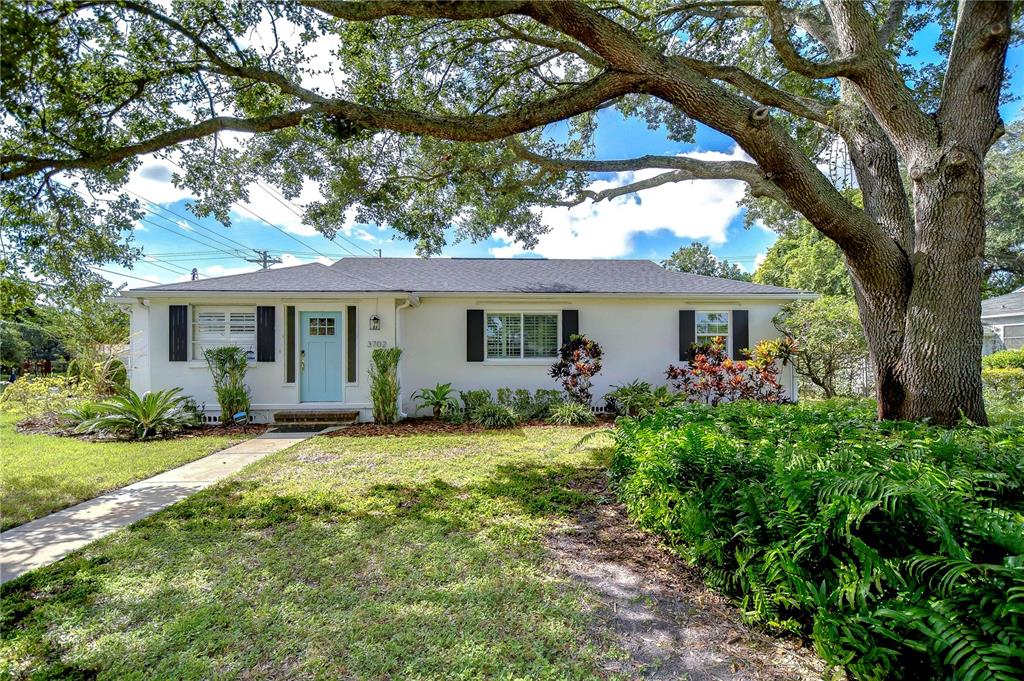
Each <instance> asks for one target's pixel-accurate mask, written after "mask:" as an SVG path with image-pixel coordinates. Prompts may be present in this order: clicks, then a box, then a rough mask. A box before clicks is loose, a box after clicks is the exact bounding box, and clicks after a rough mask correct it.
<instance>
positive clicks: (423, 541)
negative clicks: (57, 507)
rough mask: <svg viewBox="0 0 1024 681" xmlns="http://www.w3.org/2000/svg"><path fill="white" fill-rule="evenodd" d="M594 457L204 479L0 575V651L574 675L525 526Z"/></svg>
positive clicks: (218, 670) (539, 520)
mask: <svg viewBox="0 0 1024 681" xmlns="http://www.w3.org/2000/svg"><path fill="white" fill-rule="evenodd" d="M583 456H584V457H585V455H583ZM605 458H606V457H605V456H604V455H603V454H601V453H595V455H594V457H593V460H591V461H589V462H587V461H584V460H583V459H582V457H581V461H580V463H579V464H577V465H568V464H552V465H544V464H536V463H521V464H511V465H500V466H496V467H495V468H494V469H493V474H491V475H490V476H489V477H487V478H486V479H484V480H482V481H481V482H479V483H474V484H469V485H464V486H457V485H453V484H450V483H449V482H446V481H444V480H442V479H439V478H438V479H434V480H432V481H430V482H428V483H423V484H412V485H410V484H403V483H402V482H401V481H400V480H399V481H396V482H395V483H386V484H377V485H374V486H372V487H370V488H369V489H367V490H365V491H364V492H363V493H362V494H359V495H350V494H343V493H337V492H335V493H331V491H330V490H325V489H307V490H302V491H299V492H295V493H290V494H280V493H268V492H267V490H266V489H265V488H264V487H263V486H262V485H261V484H260V483H259V482H256V481H250V480H240V481H233V482H229V483H227V484H222V485H220V486H218V487H215V488H212V489H210V490H207V491H205V492H202V493H200V494H198V495H196V496H194V497H192V498H190V499H188V500H186V501H184V502H182V503H179V504H177V505H175V506H173V507H171V508H169V509H167V510H166V511H163V512H161V513H159V514H157V515H155V516H152V517H151V518H148V519H146V520H144V521H142V522H140V523H137V524H136V525H134V526H132V527H131V528H129V529H128V530H127V531H125V532H123V533H119V534H118V535H115V536H114V537H113V538H111V539H110V540H106V541H103V542H100V543H99V544H97V545H94V546H93V547H91V548H89V549H87V550H86V551H85V552H84V553H80V554H73V556H72V557H70V558H68V559H65V560H64V561H61V562H60V563H58V564H56V565H53V566H51V567H49V568H45V569H42V570H38V571H35V572H33V573H29V574H27V575H25V576H23V577H21V578H19V579H17V580H14V581H12V582H10V583H8V584H6V585H3V587H0V599H2V614H0V617H2V619H0V630H2V632H3V633H2V635H0V647H3V648H6V649H7V650H6V651H4V652H3V654H0V658H4V657H6V658H7V659H8V660H13V664H14V665H15V666H17V667H19V668H21V669H22V670H25V671H27V675H34V676H37V677H39V678H47V677H50V678H58V677H59V678H92V677H93V676H95V675H96V674H97V673H105V674H111V673H113V674H115V675H127V674H132V673H145V674H153V675H156V676H160V677H162V678H171V677H177V678H184V677H189V676H191V677H195V676H208V675H218V676H223V675H227V676H235V675H241V674H246V675H249V674H251V675H253V676H266V677H281V676H291V675H296V674H299V675H302V674H314V673H315V674H322V675H326V676H349V675H355V676H370V677H377V676H391V675H403V674H409V673H416V674H418V675H428V676H429V675H433V674H440V675H458V674H460V673H461V674H469V675H481V676H490V675H499V674H501V673H514V672H516V671H517V670H518V674H520V675H521V674H526V675H528V676H531V675H537V676H546V675H557V676H561V675H567V676H573V677H579V676H589V675H590V674H589V673H583V674H581V670H587V669H590V670H593V673H597V667H596V665H597V661H596V659H597V653H596V652H595V651H594V649H593V648H591V647H589V646H588V645H587V641H585V640H584V637H585V631H586V626H585V623H584V622H583V621H582V620H583V618H584V617H585V616H584V615H583V613H582V612H581V605H580V603H579V599H578V598H572V597H571V596H568V595H566V594H565V592H564V590H562V589H561V588H560V587H559V586H558V585H557V584H554V583H553V582H552V581H551V580H550V577H549V576H548V575H547V574H546V573H545V572H544V570H543V569H542V568H543V561H544V553H543V548H542V546H541V544H540V541H539V539H540V536H541V535H542V534H543V532H544V530H545V529H546V527H547V526H548V525H549V524H550V521H551V520H552V519H553V518H557V517H560V516H566V515H569V514H571V513H574V512H575V511H577V510H578V509H579V508H581V507H583V506H585V505H587V504H589V503H592V502H593V501H594V499H593V497H592V496H591V495H590V494H589V493H586V492H582V491H579V489H580V488H585V487H588V486H586V485H581V484H578V483H580V482H581V481H583V480H585V479H588V478H591V479H592V478H593V477H594V476H600V475H603V468H602V464H603V463H604V460H605ZM590 643H591V644H594V643H595V642H593V641H590ZM597 645H598V647H600V644H599V643H598V644H597ZM5 672H6V673H7V674H8V675H10V676H14V677H15V678H17V677H18V676H19V674H17V673H15V674H10V670H5Z"/></svg>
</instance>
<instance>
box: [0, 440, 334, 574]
mask: <svg viewBox="0 0 1024 681" xmlns="http://www.w3.org/2000/svg"><path fill="white" fill-rule="evenodd" d="M313 435H316V433H315V432H307V433H281V432H275V431H269V432H267V433H264V434H263V435H260V436H259V437H255V438H253V439H251V440H246V441H245V442H242V443H240V444H237V445H235V446H234V447H229V448H228V449H224V450H222V451H219V452H215V453H214V454H210V455H209V456H206V457H203V458H202V459H198V460H196V461H193V462H192V463H187V464H185V465H184V466H180V467H178V468H173V469H171V470H169V471H165V472H163V473H161V474H160V475H156V476H153V477H152V478H148V479H146V480H141V481H139V482H136V483H134V484H131V485H128V486H127V487H122V488H121V489H117V490H114V491H112V492H107V493H106V494H103V495H101V496H98V497H96V498H95V499H90V500H89V501H84V502H82V503H80V504H78V505H77V506H72V507H70V508H66V509H64V510H63V511H58V512H56V513H52V514H50V515H48V516H45V517H43V518H37V519H36V520H33V521H31V522H27V523H25V524H24V525H19V526H18V527H15V528H13V529H10V530H7V531H6V532H3V533H0V584H2V583H4V582H7V581H10V580H12V579H14V578H15V577H18V576H19V575H22V574H24V573H26V572H28V571H29V570H33V569H35V568H37V567H42V566H44V565H49V564H50V563H56V562H57V561H58V560H60V559H61V558H63V557H64V556H66V555H68V554H69V553H71V552H72V551H75V550H77V549H80V548H82V547H83V546H85V545H86V544H88V543H89V542H92V541H96V540H97V539H99V538H100V537H105V536H107V535H108V534H110V533H111V532H114V531H115V530H119V529H121V528H122V527H126V526H128V525H131V524H132V523H134V522H136V521H138V520H142V519H143V518H146V517H149V516H151V515H153V514H154V513H156V512H157V511H159V510H162V509H164V508H167V507H168V506H170V505H171V504H173V503H175V502H177V501H181V500H182V499H184V498H185V497H187V496H189V495H192V494H195V493H196V492H198V491H199V490H201V489H205V488H206V487H209V486H210V485H212V484H213V483H215V482H217V481H218V480H221V479H223V478H226V477H227V476H229V475H232V474H233V473H237V472H238V471H240V470H242V468H244V467H245V466H248V465H249V464H251V463H252V462H254V461H258V460H260V459H262V458H263V457H265V456H267V455H268V454H273V453H275V452H279V451H281V450H282V449H287V448H288V447H291V446H292V445H294V444H297V443H299V442H302V441H303V440H306V439H308V438H310V437H312V436H313Z"/></svg>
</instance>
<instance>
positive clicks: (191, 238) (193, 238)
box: [139, 218, 244, 260]
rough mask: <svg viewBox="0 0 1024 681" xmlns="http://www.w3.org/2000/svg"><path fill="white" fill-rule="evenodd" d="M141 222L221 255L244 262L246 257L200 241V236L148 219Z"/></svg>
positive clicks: (142, 219)
mask: <svg viewBox="0 0 1024 681" xmlns="http://www.w3.org/2000/svg"><path fill="white" fill-rule="evenodd" d="M139 220H140V221H141V222H145V223H146V224H147V225H152V226H153V227H156V228H157V229H162V230H164V231H165V232H170V233H171V234H173V235H175V236H177V237H179V238H184V239H188V240H189V241H194V242H196V243H197V244H202V245H203V246H206V247H207V248H210V247H212V248H214V249H216V250H218V251H220V252H221V253H224V254H225V255H227V256H229V257H232V258H239V259H242V260H244V257H243V256H242V255H239V253H238V252H237V251H235V252H232V251H228V250H225V249H223V248H219V247H217V246H216V245H215V244H211V243H210V242H207V241H200V240H199V238H198V237H199V235H196V236H190V235H189V234H187V233H185V232H184V231H176V230H174V229H171V228H170V227H165V226H164V225H161V224H158V223H156V222H153V221H151V220H147V219H146V218H139Z"/></svg>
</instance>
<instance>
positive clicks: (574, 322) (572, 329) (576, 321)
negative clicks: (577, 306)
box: [562, 310, 580, 345]
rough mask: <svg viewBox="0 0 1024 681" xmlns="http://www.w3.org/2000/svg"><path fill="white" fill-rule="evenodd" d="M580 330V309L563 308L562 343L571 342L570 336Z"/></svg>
mask: <svg viewBox="0 0 1024 681" xmlns="http://www.w3.org/2000/svg"><path fill="white" fill-rule="evenodd" d="M579 332H580V311H579V310H562V345H565V344H566V343H568V342H569V337H570V336H574V335H576V334H578V333H579Z"/></svg>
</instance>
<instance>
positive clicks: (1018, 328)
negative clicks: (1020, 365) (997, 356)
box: [981, 314, 1024, 355]
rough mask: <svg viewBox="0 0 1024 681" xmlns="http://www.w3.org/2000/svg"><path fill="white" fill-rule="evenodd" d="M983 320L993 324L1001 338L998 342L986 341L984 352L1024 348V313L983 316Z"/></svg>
mask: <svg viewBox="0 0 1024 681" xmlns="http://www.w3.org/2000/svg"><path fill="white" fill-rule="evenodd" d="M981 321H982V323H984V324H986V325H988V326H991V327H992V329H993V331H994V332H995V335H996V336H997V338H998V339H999V340H998V341H997V342H992V343H986V344H985V347H984V349H983V352H982V354H985V355H991V354H992V353H993V352H996V351H997V350H1002V349H1007V350H1017V349H1019V348H1024V314H1004V315H992V316H990V317H984V316H983V317H982V318H981ZM991 340H992V341H995V339H991Z"/></svg>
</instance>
